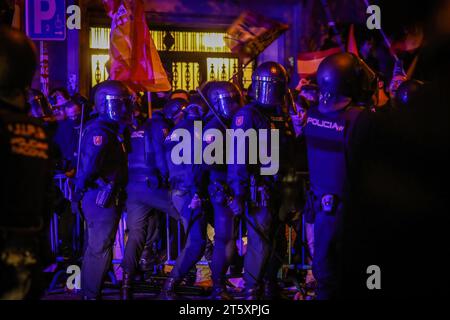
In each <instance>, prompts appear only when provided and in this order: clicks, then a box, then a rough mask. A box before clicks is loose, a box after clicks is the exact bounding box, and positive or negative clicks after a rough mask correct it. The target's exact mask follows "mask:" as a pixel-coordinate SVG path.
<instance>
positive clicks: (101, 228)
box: [77, 116, 128, 299]
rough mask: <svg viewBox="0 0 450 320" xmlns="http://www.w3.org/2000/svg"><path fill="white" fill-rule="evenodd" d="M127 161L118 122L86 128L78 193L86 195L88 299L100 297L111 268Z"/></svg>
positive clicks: (84, 283) (84, 271) (85, 276)
mask: <svg viewBox="0 0 450 320" xmlns="http://www.w3.org/2000/svg"><path fill="white" fill-rule="evenodd" d="M127 160H128V158H127V149H126V137H124V135H123V133H122V131H121V129H120V127H119V125H118V123H117V122H115V121H112V120H109V119H105V118H103V117H102V116H100V117H99V118H97V119H94V120H92V121H91V122H90V123H88V124H87V126H86V128H85V130H84V132H83V136H82V141H81V161H80V170H79V173H78V177H77V189H78V190H83V191H84V196H83V199H82V208H83V212H84V215H85V219H86V222H87V226H88V244H87V248H86V251H85V254H84V259H83V266H82V273H81V282H82V284H81V286H82V290H83V291H84V295H85V297H87V298H89V299H93V298H97V297H98V296H99V295H100V291H101V285H102V282H103V278H104V276H105V274H106V272H107V271H108V269H109V267H110V263H111V257H112V245H113V242H114V238H115V234H116V230H117V225H118V222H119V220H120V215H121V209H122V206H121V200H122V199H121V198H122V195H123V189H124V188H125V186H126V183H127V166H128V164H127Z"/></svg>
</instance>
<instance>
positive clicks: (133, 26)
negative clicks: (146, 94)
mask: <svg viewBox="0 0 450 320" xmlns="http://www.w3.org/2000/svg"><path fill="white" fill-rule="evenodd" d="M103 4H104V6H105V10H106V11H107V13H108V15H109V16H110V17H111V18H112V24H111V36H110V37H111V41H110V49H109V56H110V63H111V67H110V72H109V74H110V77H111V79H113V80H120V81H123V82H125V83H126V84H127V85H128V86H129V87H130V88H131V89H132V90H134V91H136V92H137V91H141V92H143V91H151V92H157V91H168V90H170V89H171V85H170V83H169V80H168V78H167V74H166V72H165V70H164V67H163V65H162V63H161V59H160V57H159V54H158V51H157V50H156V46H155V43H154V42H153V39H152V37H151V35H150V31H149V29H148V26H147V22H146V19H145V11H144V2H143V0H103Z"/></svg>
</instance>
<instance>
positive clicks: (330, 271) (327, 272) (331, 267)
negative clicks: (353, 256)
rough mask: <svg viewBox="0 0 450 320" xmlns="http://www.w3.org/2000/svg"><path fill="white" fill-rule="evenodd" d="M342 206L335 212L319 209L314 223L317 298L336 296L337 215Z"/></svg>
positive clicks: (323, 298)
mask: <svg viewBox="0 0 450 320" xmlns="http://www.w3.org/2000/svg"><path fill="white" fill-rule="evenodd" d="M340 211H341V208H339V209H338V211H337V212H335V213H333V214H329V213H325V212H323V211H319V212H317V214H316V220H315V224H314V246H315V248H314V259H313V274H314V277H315V278H316V280H317V299H319V300H328V299H335V298H336V290H337V276H338V264H337V259H338V242H337V240H338V239H337V217H338V216H339V214H340Z"/></svg>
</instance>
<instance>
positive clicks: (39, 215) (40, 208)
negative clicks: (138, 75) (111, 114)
mask: <svg viewBox="0 0 450 320" xmlns="http://www.w3.org/2000/svg"><path fill="white" fill-rule="evenodd" d="M0 43H1V46H0V159H1V163H2V168H1V171H0V300H1V299H25V298H34V299H38V298H40V296H41V294H42V292H43V290H44V286H43V281H42V279H41V278H42V273H41V269H40V267H41V265H40V264H41V263H42V252H40V250H39V249H40V246H41V243H42V241H41V237H42V234H43V230H44V229H45V225H46V223H47V222H48V221H49V218H50V213H51V208H50V197H49V195H50V194H51V192H50V191H51V185H52V172H51V170H52V163H51V157H50V143H49V140H50V139H49V135H48V132H47V131H46V129H45V128H44V126H43V123H42V122H41V121H40V120H39V119H36V118H31V117H30V116H28V115H27V113H28V110H27V108H26V101H27V92H26V89H27V88H28V87H29V86H30V85H31V81H32V79H33V75H34V73H35V70H36V66H37V57H36V51H35V48H34V45H33V43H32V41H31V40H30V39H28V38H27V37H26V36H25V35H24V34H23V33H20V32H18V31H13V30H10V29H7V28H5V27H0Z"/></svg>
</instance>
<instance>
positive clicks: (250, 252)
mask: <svg viewBox="0 0 450 320" xmlns="http://www.w3.org/2000/svg"><path fill="white" fill-rule="evenodd" d="M247 219H248V220H249V221H250V222H251V224H252V225H253V226H254V227H256V228H258V229H257V230H255V228H254V227H253V226H251V225H249V223H247V235H248V243H247V253H246V254H245V260H244V269H245V273H244V280H245V287H246V289H247V290H248V289H255V288H256V287H257V286H258V285H259V284H260V281H261V278H262V276H263V274H264V271H265V265H266V263H267V260H268V258H269V255H270V250H271V249H272V243H269V242H267V241H266V240H265V239H264V238H263V237H262V236H261V234H260V232H262V233H263V234H264V235H265V237H266V238H270V234H271V225H272V220H273V217H272V212H271V210H270V208H268V207H257V208H249V210H248V214H247ZM258 230H259V231H258Z"/></svg>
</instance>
